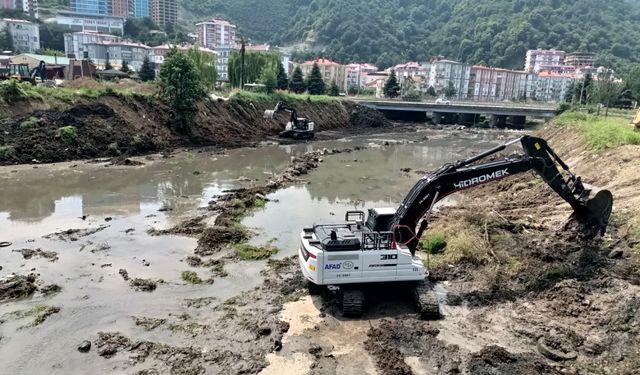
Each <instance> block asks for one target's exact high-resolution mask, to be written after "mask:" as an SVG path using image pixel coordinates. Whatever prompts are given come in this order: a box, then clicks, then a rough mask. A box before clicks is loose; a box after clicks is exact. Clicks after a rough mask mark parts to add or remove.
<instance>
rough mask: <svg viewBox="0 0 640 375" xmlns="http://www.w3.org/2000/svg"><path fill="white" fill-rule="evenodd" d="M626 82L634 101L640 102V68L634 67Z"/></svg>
mask: <svg viewBox="0 0 640 375" xmlns="http://www.w3.org/2000/svg"><path fill="white" fill-rule="evenodd" d="M624 81H625V83H626V84H627V88H628V89H629V91H630V96H631V97H632V98H633V100H635V101H640V66H635V67H633V69H631V71H630V72H629V74H627V76H626V77H625V79H624Z"/></svg>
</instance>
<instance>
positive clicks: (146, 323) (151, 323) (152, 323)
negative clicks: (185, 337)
mask: <svg viewBox="0 0 640 375" xmlns="http://www.w3.org/2000/svg"><path fill="white" fill-rule="evenodd" d="M134 319H135V322H136V325H137V326H140V327H142V328H144V330H145V331H152V330H154V329H156V328H158V327H160V326H161V325H163V324H164V323H166V322H167V319H160V318H147V317H146V316H141V317H134Z"/></svg>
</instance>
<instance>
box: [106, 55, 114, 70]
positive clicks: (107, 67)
mask: <svg viewBox="0 0 640 375" xmlns="http://www.w3.org/2000/svg"><path fill="white" fill-rule="evenodd" d="M111 69H113V66H112V65H111V60H109V52H107V59H106V60H105V62H104V70H111Z"/></svg>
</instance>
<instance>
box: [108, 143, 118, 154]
mask: <svg viewBox="0 0 640 375" xmlns="http://www.w3.org/2000/svg"><path fill="white" fill-rule="evenodd" d="M107 148H108V149H109V152H110V153H112V154H113V155H116V156H117V155H120V147H119V146H118V142H113V143H110V144H109V146H107Z"/></svg>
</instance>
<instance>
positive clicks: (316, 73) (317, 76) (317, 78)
mask: <svg viewBox="0 0 640 375" xmlns="http://www.w3.org/2000/svg"><path fill="white" fill-rule="evenodd" d="M325 90H326V85H325V84H324V80H323V79H322V73H321V72H320V67H319V66H318V63H313V67H312V68H311V72H310V73H309V76H308V77H307V91H309V94H311V95H322V94H324V93H325Z"/></svg>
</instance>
